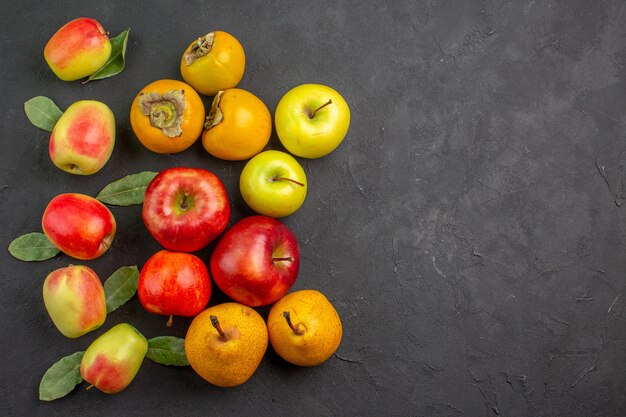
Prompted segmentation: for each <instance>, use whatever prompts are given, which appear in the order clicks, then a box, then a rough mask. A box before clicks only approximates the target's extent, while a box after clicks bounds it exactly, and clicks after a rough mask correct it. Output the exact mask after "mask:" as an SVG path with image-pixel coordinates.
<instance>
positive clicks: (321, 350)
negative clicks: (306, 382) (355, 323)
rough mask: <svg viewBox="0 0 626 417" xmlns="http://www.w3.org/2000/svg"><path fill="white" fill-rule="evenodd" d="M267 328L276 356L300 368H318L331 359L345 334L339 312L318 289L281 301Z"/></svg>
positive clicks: (302, 292)
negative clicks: (343, 333) (317, 366)
mask: <svg viewBox="0 0 626 417" xmlns="http://www.w3.org/2000/svg"><path fill="white" fill-rule="evenodd" d="M267 328H268V330H269V336H270V343H271V344H272V347H273V348H274V350H275V351H276V353H278V354H279V355H280V356H281V357H282V358H283V359H285V360H286V361H287V362H291V363H293V364H295V365H300V366H316V365H319V364H321V363H322V362H324V361H325V360H326V359H328V358H330V357H331V356H332V355H333V353H335V351H336V350H337V347H339V343H340V342H341V335H342V327H341V320H340V319H339V315H338V314H337V310H335V308H334V307H333V305H332V304H331V303H330V301H328V299H327V298H326V297H325V296H324V295H323V294H322V293H320V292H318V291H315V290H302V291H296V292H293V293H291V294H287V295H286V296H284V297H283V298H281V299H280V300H279V301H278V302H277V303H276V304H274V305H273V306H272V308H271V310H270V314H269V317H268V319H267Z"/></svg>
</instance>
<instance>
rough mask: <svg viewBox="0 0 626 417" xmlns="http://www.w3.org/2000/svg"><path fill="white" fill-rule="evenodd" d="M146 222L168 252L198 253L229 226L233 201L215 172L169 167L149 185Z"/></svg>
mask: <svg viewBox="0 0 626 417" xmlns="http://www.w3.org/2000/svg"><path fill="white" fill-rule="evenodd" d="M142 216H143V221H144V223H145V224H146V227H147V228H148V231H149V232H150V233H151V234H152V236H153V237H154V238H155V239H156V240H157V242H159V243H160V244H161V245H163V247H165V248H166V249H169V250H172V251H176V252H195V251H197V250H200V249H202V248H203V247H205V246H206V245H208V244H209V243H210V242H211V241H212V240H213V239H215V238H216V237H217V236H218V235H219V234H220V233H222V232H223V231H224V229H225V228H226V226H227V225H228V219H229V218H230V202H229V201H228V195H227V194H226V189H225V188H224V185H223V184H222V182H221V181H220V179H219V178H218V177H216V176H215V175H214V174H213V173H211V172H209V171H207V170H205V169H199V168H181V167H179V168H169V169H166V170H165V171H162V172H160V173H159V174H158V175H157V176H156V177H154V179H153V180H152V181H151V182H150V184H149V185H148V188H147V189H146V194H145V196H144V201H143V211H142Z"/></svg>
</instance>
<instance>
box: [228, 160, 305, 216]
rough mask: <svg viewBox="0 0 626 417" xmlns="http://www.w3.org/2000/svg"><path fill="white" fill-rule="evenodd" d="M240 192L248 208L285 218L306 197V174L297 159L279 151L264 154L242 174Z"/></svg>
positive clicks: (245, 168) (296, 208) (266, 214)
mask: <svg viewBox="0 0 626 417" xmlns="http://www.w3.org/2000/svg"><path fill="white" fill-rule="evenodd" d="M239 190H240V191H241V195H242V196H243V199H244V200H245V201H246V203H247V204H248V205H249V206H250V208H251V209H252V210H254V211H256V212H257V213H259V214H263V215H265V216H270V217H285V216H289V215H290V214H292V213H294V212H295V211H296V210H298V209H299V208H300V206H302V203H304V199H305V198H306V190H307V183H306V174H305V173H304V170H303V169H302V166H300V164H299V163H298V161H296V159H295V158H294V157H293V156H291V155H289V154H287V153H285V152H280V151H265V152H261V153H260V154H258V155H256V156H255V157H254V158H252V159H251V160H249V161H248V163H247V164H246V166H245V167H244V168H243V171H241V177H240V178H239Z"/></svg>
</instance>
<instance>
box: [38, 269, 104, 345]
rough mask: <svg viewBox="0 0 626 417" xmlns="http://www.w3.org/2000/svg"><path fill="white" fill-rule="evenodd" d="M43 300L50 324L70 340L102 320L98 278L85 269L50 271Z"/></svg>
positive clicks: (44, 287)
mask: <svg viewBox="0 0 626 417" xmlns="http://www.w3.org/2000/svg"><path fill="white" fill-rule="evenodd" d="M43 301H44V304H45V306H46V310H47V311H48V314H49V315H50V318H51V319H52V322H53V323H54V325H55V326H56V327H57V329H59V331H60V332H61V333H62V334H63V335H64V336H67V337H70V338H76V337H79V336H82V335H84V334H85V333H89V332H90V331H92V330H95V329H97V328H98V327H100V326H102V324H103V323H104V320H105V319H106V315H107V308H106V300H105V297H104V288H103V287H102V283H101V282H100V278H98V275H97V274H96V273H95V272H94V271H93V270H92V269H91V268H89V267H86V266H82V265H70V266H68V267H66V268H60V269H57V270H55V271H52V272H51V273H50V274H49V275H48V276H47V277H46V280H45V281H44V283H43Z"/></svg>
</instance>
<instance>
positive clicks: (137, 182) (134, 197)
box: [96, 171, 157, 206]
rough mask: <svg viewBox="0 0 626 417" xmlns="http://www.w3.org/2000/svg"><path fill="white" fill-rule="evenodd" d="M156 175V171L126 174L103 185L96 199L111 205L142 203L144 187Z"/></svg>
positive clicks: (146, 186)
mask: <svg viewBox="0 0 626 417" xmlns="http://www.w3.org/2000/svg"><path fill="white" fill-rule="evenodd" d="M156 175H157V173H156V172H152V171H144V172H140V173H138V174H131V175H127V176H125V177H124V178H121V179H119V180H117V181H113V182H112V183H111V184H109V185H107V186H106V187H104V188H103V189H102V191H100V192H99V193H98V195H97V196H96V199H98V200H99V201H101V202H103V203H106V204H111V205H113V206H131V205H134V204H142V203H143V195H144V194H145V192H146V188H148V184H150V181H152V179H153V178H154V177H156Z"/></svg>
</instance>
